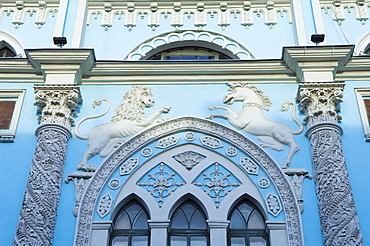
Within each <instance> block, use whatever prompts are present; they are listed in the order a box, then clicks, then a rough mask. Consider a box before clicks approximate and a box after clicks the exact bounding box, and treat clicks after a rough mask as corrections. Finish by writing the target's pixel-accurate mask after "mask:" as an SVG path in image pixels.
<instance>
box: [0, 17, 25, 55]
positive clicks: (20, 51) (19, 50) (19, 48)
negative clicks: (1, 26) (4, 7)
mask: <svg viewBox="0 0 370 246" xmlns="http://www.w3.org/2000/svg"><path fill="white" fill-rule="evenodd" d="M0 16H1V12H0ZM2 41H4V42H6V43H7V44H8V45H10V46H11V48H13V49H14V51H15V54H16V55H17V57H26V53H25V52H24V46H23V44H22V42H21V41H20V40H19V39H18V38H16V37H15V36H14V35H12V34H11V33H9V32H7V31H4V30H0V48H3V46H2V45H4V44H2V43H1V42H2Z"/></svg>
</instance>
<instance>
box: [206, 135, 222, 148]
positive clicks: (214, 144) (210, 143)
mask: <svg viewBox="0 0 370 246" xmlns="http://www.w3.org/2000/svg"><path fill="white" fill-rule="evenodd" d="M200 141H201V142H202V144H203V145H204V146H207V147H210V148H212V149H218V148H222V147H223V145H222V143H221V141H220V140H219V139H217V138H214V137H211V136H204V137H201V138H200Z"/></svg>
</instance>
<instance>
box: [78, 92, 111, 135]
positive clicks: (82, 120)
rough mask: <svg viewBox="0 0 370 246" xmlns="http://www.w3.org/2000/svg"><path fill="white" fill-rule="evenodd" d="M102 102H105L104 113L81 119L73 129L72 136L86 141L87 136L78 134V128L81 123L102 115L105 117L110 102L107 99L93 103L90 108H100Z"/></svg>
mask: <svg viewBox="0 0 370 246" xmlns="http://www.w3.org/2000/svg"><path fill="white" fill-rule="evenodd" d="M103 101H105V102H107V108H106V109H105V111H104V112H103V113H101V114H98V115H92V116H86V117H84V118H82V119H81V120H80V121H78V122H77V124H76V126H75V128H74V129H73V133H74V135H75V136H76V137H78V138H79V139H82V140H87V139H88V134H86V135H83V134H81V133H79V132H78V128H79V127H80V125H81V124H82V122H84V121H85V120H89V119H94V118H99V117H102V116H103V115H105V114H106V113H108V111H109V109H110V101H109V100H108V99H106V98H103V99H100V100H95V101H93V104H92V106H93V108H95V107H96V106H100V105H101V104H102V102H103Z"/></svg>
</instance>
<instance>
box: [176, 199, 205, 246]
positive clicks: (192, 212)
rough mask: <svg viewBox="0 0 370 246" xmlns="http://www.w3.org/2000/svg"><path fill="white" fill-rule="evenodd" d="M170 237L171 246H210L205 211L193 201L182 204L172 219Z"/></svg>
mask: <svg viewBox="0 0 370 246" xmlns="http://www.w3.org/2000/svg"><path fill="white" fill-rule="evenodd" d="M169 237H170V240H169V241H170V246H189V245H197V246H207V245H209V243H208V242H209V235H208V232H207V222H206V216H205V214H204V212H203V210H202V209H201V208H200V207H199V206H198V205H197V204H196V203H194V202H193V201H191V200H188V201H185V202H184V203H183V204H181V205H180V206H179V207H178V208H177V209H176V211H175V212H174V213H173V216H172V218H171V225H170V232H169Z"/></svg>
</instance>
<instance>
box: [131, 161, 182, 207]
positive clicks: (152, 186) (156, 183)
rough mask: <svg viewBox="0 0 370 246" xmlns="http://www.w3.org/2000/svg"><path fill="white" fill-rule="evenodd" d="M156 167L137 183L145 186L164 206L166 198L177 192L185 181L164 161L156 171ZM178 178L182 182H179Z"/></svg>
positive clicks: (160, 205)
mask: <svg viewBox="0 0 370 246" xmlns="http://www.w3.org/2000/svg"><path fill="white" fill-rule="evenodd" d="M157 167H158V166H157ZM155 169H156V168H153V169H152V170H151V171H149V173H148V174H146V175H144V176H143V177H142V178H141V179H140V181H139V182H137V183H136V184H137V185H138V186H144V187H145V188H146V190H147V191H148V192H149V193H150V195H152V196H153V197H154V199H156V201H157V203H158V205H159V207H162V205H163V203H164V201H165V200H166V198H167V197H169V196H170V195H171V194H172V193H173V192H175V190H177V188H178V187H180V186H183V185H185V183H184V180H183V179H182V178H181V177H180V176H179V175H178V174H177V173H175V172H174V171H173V170H172V169H171V168H169V167H168V166H167V165H165V164H164V163H163V162H162V163H160V164H159V171H154V170H155ZM165 169H166V170H165ZM167 170H168V171H167ZM176 178H177V180H180V182H177V181H176Z"/></svg>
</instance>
